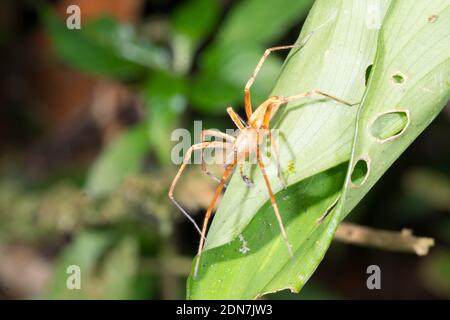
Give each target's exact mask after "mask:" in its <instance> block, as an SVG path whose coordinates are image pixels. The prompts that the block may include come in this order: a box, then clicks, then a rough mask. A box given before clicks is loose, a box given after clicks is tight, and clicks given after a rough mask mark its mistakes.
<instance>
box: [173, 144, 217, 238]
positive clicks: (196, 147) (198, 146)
mask: <svg viewBox="0 0 450 320" xmlns="http://www.w3.org/2000/svg"><path fill="white" fill-rule="evenodd" d="M225 147H226V143H223V142H216V141H212V142H203V143H198V144H194V145H192V146H191V147H190V148H189V149H188V150H187V151H186V155H185V156H184V159H183V163H182V164H181V166H180V169H178V172H177V174H176V176H175V178H173V181H172V184H171V185H170V189H169V198H170V200H171V201H172V202H173V203H174V204H175V206H176V207H177V208H178V209H179V210H180V211H181V212H182V213H183V214H184V215H185V216H186V218H188V220H189V221H190V222H192V224H193V225H194V226H195V229H196V230H197V231H198V233H199V234H200V235H202V231H201V230H200V228H199V226H198V225H197V223H195V221H194V219H193V218H192V217H191V216H190V215H189V213H187V212H186V210H184V209H183V207H182V206H181V205H180V204H179V203H178V202H177V201H176V200H175V198H174V196H173V192H174V190H175V186H176V185H177V183H178V180H179V179H180V177H181V174H182V173H183V171H184V169H185V168H186V165H187V163H188V161H189V159H190V158H191V155H192V151H194V150H199V149H205V148H225Z"/></svg>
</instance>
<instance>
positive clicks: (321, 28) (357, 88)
mask: <svg viewBox="0 0 450 320" xmlns="http://www.w3.org/2000/svg"><path fill="white" fill-rule="evenodd" d="M449 10H450V9H449V3H448V1H433V2H432V3H429V2H425V1H417V2H414V3H411V2H410V1H405V0H402V1H392V2H391V1H358V0H355V1H326V0H319V1H316V3H315V5H314V7H313V9H312V11H311V12H310V14H309V16H308V19H307V22H306V24H305V27H304V29H303V30H302V34H301V35H302V36H303V37H304V36H306V35H307V34H310V33H311V32H313V36H312V37H311V39H310V40H309V42H308V43H307V45H306V46H305V48H304V49H302V50H301V51H299V52H295V50H294V51H293V52H291V54H290V56H289V57H288V59H287V61H286V62H285V64H284V66H283V70H282V73H281V75H280V78H279V80H278V82H277V84H276V86H275V88H274V90H273V93H274V94H278V95H284V96H286V95H292V94H296V93H300V92H304V91H308V90H311V89H321V90H323V91H325V92H327V93H329V94H332V95H334V96H337V97H339V98H342V99H344V100H347V101H350V102H357V101H362V102H361V104H360V107H359V108H358V107H348V106H345V105H340V104H338V103H335V102H330V101H327V100H324V99H312V98H311V99H309V100H305V101H301V102H295V103H290V104H289V105H288V106H287V107H286V108H285V109H284V110H283V109H281V110H280V112H279V114H278V116H277V119H276V123H275V128H279V129H280V143H281V152H280V154H281V159H282V166H283V168H285V171H284V174H285V177H286V180H287V184H288V187H287V188H286V189H285V190H282V186H281V184H280V183H279V182H278V181H277V179H276V177H275V176H272V177H271V183H272V185H273V186H274V189H275V191H278V192H277V194H276V198H277V202H278V203H279V206H280V211H281V212H282V215H283V220H284V224H285V226H286V228H287V233H288V235H289V238H290V242H291V243H292V245H293V249H294V259H291V258H290V257H289V255H288V253H287V250H286V247H285V243H284V242H283V240H282V238H281V235H280V233H279V229H278V225H277V223H276V220H275V218H274V215H273V211H272V209H271V207H270V203H269V202H268V195H267V191H266V190H265V189H264V185H263V183H262V178H261V176H260V174H259V173H258V172H257V170H256V168H254V167H250V166H248V167H246V170H247V172H248V174H249V175H251V176H252V178H253V180H254V182H255V187H254V188H251V189H249V188H247V187H246V186H245V184H244V183H242V181H240V177H239V175H235V176H234V177H233V178H232V180H231V182H230V184H229V187H228V189H227V192H226V193H225V195H224V197H223V200H222V203H221V205H220V207H219V210H218V212H217V215H216V217H215V218H214V221H213V223H212V225H211V228H210V231H209V233H208V237H207V241H206V248H205V249H206V251H205V252H204V254H203V256H202V260H201V263H200V271H199V274H198V276H197V278H196V279H193V278H192V277H190V278H189V280H188V292H187V296H188V298H191V299H202V298H203V299H229V298H235V299H249V298H255V297H258V296H261V295H263V294H265V293H268V292H275V291H279V290H282V289H291V290H292V291H295V292H298V291H299V290H300V289H301V288H302V286H303V285H304V284H305V283H306V281H307V280H308V279H309V277H311V275H312V273H313V272H314V270H315V269H316V267H317V265H318V264H319V263H320V261H321V259H322V258H323V256H324V254H325V252H326V250H327V248H328V246H329V243H330V241H331V239H332V236H333V234H334V232H335V229H336V227H337V225H338V223H339V222H340V220H341V219H342V218H343V217H345V216H346V215H347V214H348V213H349V212H350V210H351V209H352V208H353V207H354V206H355V205H356V204H357V203H358V202H359V201H360V200H361V198H362V197H363V196H364V195H365V194H366V193H367V192H368V190H369V189H370V187H371V186H373V184H374V183H375V182H376V181H377V180H378V179H379V178H380V176H381V175H382V174H383V173H384V172H385V171H386V170H387V168H388V167H389V166H390V165H391V164H392V162H393V161H395V159H396V158H398V156H399V155H400V154H401V153H402V152H403V150H404V149H405V148H406V147H407V146H408V145H409V144H410V143H411V142H412V141H413V140H414V139H415V138H416V137H417V135H418V134H420V132H421V131H422V130H423V129H424V128H425V127H426V126H427V125H428V124H429V123H430V122H431V121H432V120H433V119H434V117H435V116H436V115H437V114H438V112H439V111H440V110H441V109H442V107H443V105H444V104H445V102H446V101H447V100H448V98H449V94H450V90H449V82H450V81H449V52H450V50H449V49H450V43H449V39H450V24H449V22H450V16H449V14H450V11H449ZM385 14H386V19H384V17H385ZM432 17H434V18H432ZM381 26H382V29H381V31H380V29H379V28H380V27H381ZM377 39H378V40H377ZM372 64H373V67H371V65H372ZM369 74H370V76H369V77H368V78H367V77H366V76H368V75H369ZM366 79H368V83H367V88H366ZM348 168H351V169H352V170H349V169H348ZM270 169H272V172H273V171H274V166H273V165H272V166H271V167H269V171H270ZM324 214H326V218H325V219H323V220H322V222H321V223H318V222H317V221H318V219H320V218H321V217H323V216H324Z"/></svg>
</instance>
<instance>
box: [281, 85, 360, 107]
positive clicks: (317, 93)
mask: <svg viewBox="0 0 450 320" xmlns="http://www.w3.org/2000/svg"><path fill="white" fill-rule="evenodd" d="M313 96H322V97H326V98H329V99H332V100H334V101H336V102H339V103H342V104H345V105H347V106H350V107H352V106H355V105H357V104H359V102H358V103H351V102H347V101H345V100H343V99H340V98H337V97H335V96H332V95H331V94H328V93H325V92H323V91H321V90H318V89H314V90H311V91H307V92H303V93H300V94H296V95H293V96H289V97H285V98H281V102H282V103H284V102H290V101H294V100H298V99H302V98H305V97H313Z"/></svg>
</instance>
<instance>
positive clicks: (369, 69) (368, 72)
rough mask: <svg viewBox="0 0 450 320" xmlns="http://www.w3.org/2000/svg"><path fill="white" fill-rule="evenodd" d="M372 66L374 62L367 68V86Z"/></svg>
mask: <svg viewBox="0 0 450 320" xmlns="http://www.w3.org/2000/svg"><path fill="white" fill-rule="evenodd" d="M372 66H373V64H371V65H370V66H368V67H367V69H366V76H365V79H366V87H367V82H369V77H370V73H371V72H372Z"/></svg>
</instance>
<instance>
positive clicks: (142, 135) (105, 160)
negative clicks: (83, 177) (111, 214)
mask: <svg viewBox="0 0 450 320" xmlns="http://www.w3.org/2000/svg"><path fill="white" fill-rule="evenodd" d="M149 149H150V136H149V129H148V124H147V123H146V122H143V123H141V124H138V125H136V126H134V127H132V128H130V129H128V130H127V131H125V132H124V133H122V134H121V136H120V137H118V138H117V139H115V140H114V141H112V142H111V143H110V144H109V145H108V146H106V149H105V150H104V151H102V153H101V154H100V156H99V157H98V159H97V160H96V161H95V163H94V164H93V165H92V167H91V169H90V171H89V174H88V178H87V183H86V189H87V191H88V192H89V193H91V194H93V195H104V194H107V193H109V192H111V191H113V190H115V188H116V187H117V186H119V184H120V183H121V182H122V180H123V178H124V177H126V176H128V175H130V174H132V173H136V172H137V171H138V170H139V169H140V168H141V165H142V163H143V160H144V157H145V155H146V154H147V153H148V151H149Z"/></svg>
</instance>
